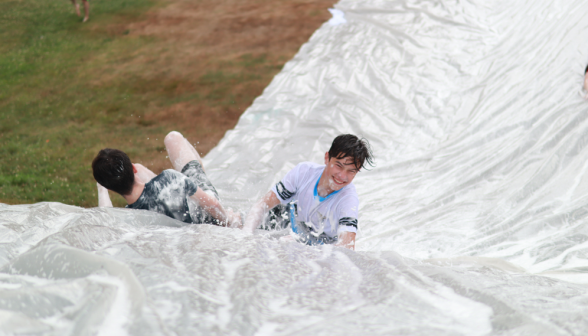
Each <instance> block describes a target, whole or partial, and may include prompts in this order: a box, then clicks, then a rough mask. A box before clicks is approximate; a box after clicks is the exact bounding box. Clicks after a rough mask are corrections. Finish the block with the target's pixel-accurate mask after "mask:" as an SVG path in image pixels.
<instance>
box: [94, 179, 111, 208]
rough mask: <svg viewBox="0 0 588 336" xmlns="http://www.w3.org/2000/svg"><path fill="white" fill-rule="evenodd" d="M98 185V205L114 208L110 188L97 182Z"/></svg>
mask: <svg viewBox="0 0 588 336" xmlns="http://www.w3.org/2000/svg"><path fill="white" fill-rule="evenodd" d="M96 186H97V187H98V206H99V207H101V208H112V201H111V200H110V195H108V189H106V188H104V187H103V186H102V185H100V183H98V182H96Z"/></svg>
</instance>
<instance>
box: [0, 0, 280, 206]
mask: <svg viewBox="0 0 588 336" xmlns="http://www.w3.org/2000/svg"><path fill="white" fill-rule="evenodd" d="M166 1H167V0H117V1H104V0H93V1H91V5H90V6H91V8H90V21H89V22H87V23H84V24H82V23H81V18H78V17H77V16H76V15H75V13H74V8H73V6H72V4H71V2H69V1H68V0H54V1H47V0H26V1H20V0H19V1H12V0H11V1H7V0H0V159H1V160H0V202H4V203H11V204H16V203H36V202H42V201H53V202H62V203H67V204H74V205H79V206H85V207H91V206H96V205H97V196H96V185H95V182H94V179H93V177H92V173H91V167H90V165H91V161H92V159H93V158H94V156H95V155H96V153H97V152H98V151H99V150H100V149H101V148H104V147H111V148H119V149H121V150H124V151H125V152H126V153H127V154H129V156H130V157H131V160H133V162H141V163H143V164H145V165H147V166H149V162H151V164H154V162H155V166H157V167H159V168H162V167H164V165H167V164H169V162H168V161H167V159H166V153H165V151H164V149H163V147H162V145H163V141H162V138H163V136H164V135H165V134H166V133H167V132H169V131H170V130H178V131H181V132H184V133H185V134H186V133H190V135H191V136H192V137H193V138H197V139H203V138H204V139H207V140H208V143H209V145H207V146H211V145H212V144H213V142H212V140H210V139H217V140H215V141H218V139H220V136H222V134H224V132H225V131H226V129H227V127H232V126H231V125H234V122H236V120H237V118H238V116H239V115H240V113H241V112H242V111H243V110H244V109H245V108H246V107H247V106H249V104H251V102H252V101H253V99H254V98H255V97H257V96H258V95H259V94H260V93H261V92H262V90H263V88H264V87H265V86H266V85H267V83H269V81H270V80H271V78H272V77H273V75H274V74H276V73H277V72H278V71H279V70H280V68H281V67H282V65H283V64H284V62H285V61H286V59H287V58H285V57H287V56H284V55H283V54H276V55H273V54H272V55H266V54H259V55H253V54H242V53H241V52H240V51H239V50H238V49H236V50H233V51H231V52H229V53H225V54H222V55H212V54H206V52H208V49H207V47H206V45H204V46H202V50H203V51H204V54H205V56H203V57H200V58H198V59H191V58H189V57H190V56H189V55H188V56H186V55H181V53H180V55H179V56H178V57H177V58H174V57H176V54H178V53H177V52H176V51H177V49H176V47H177V46H176V45H174V44H173V40H170V41H171V42H170V41H168V39H166V38H159V39H158V38H155V37H146V36H145V35H141V34H133V33H132V32H130V30H129V28H128V27H129V23H132V22H137V21H141V20H144V19H145V17H146V16H145V15H146V13H147V11H148V10H149V9H152V8H155V7H160V6H163V5H166V4H167V2H166ZM198 47H199V48H200V46H198ZM182 57H184V58H182ZM186 57H188V58H186ZM186 60H188V62H186ZM170 111H171V112H170ZM182 118H184V119H182ZM186 118H187V119H186ZM190 118H192V119H190ZM194 118H201V119H194ZM182 120H190V124H187V123H186V122H185V121H182ZM231 122H232V123H233V124H231ZM215 137H216V138H215ZM155 170H156V171H155V172H156V173H158V171H157V169H155ZM112 199H113V203H114V204H115V206H122V205H124V204H125V203H124V200H123V199H122V198H121V197H119V196H114V197H112Z"/></svg>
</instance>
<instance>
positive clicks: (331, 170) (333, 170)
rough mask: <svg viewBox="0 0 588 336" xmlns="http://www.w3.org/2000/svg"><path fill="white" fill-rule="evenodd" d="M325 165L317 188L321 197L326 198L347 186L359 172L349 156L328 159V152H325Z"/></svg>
mask: <svg viewBox="0 0 588 336" xmlns="http://www.w3.org/2000/svg"><path fill="white" fill-rule="evenodd" d="M325 165H326V167H325V170H324V171H323V174H322V175H321V179H320V182H319V185H318V188H317V191H318V194H319V196H321V197H326V196H327V195H329V194H330V193H332V192H333V191H337V190H340V189H342V188H343V187H345V186H347V185H348V184H349V183H351V182H352V181H353V179H354V178H355V175H357V173H358V172H359V169H357V167H356V166H355V162H354V161H353V158H352V157H350V156H347V157H344V158H335V157H329V152H327V153H325Z"/></svg>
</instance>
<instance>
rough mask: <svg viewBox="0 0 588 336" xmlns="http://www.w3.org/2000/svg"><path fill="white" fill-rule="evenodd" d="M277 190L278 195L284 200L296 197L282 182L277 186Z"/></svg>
mask: <svg viewBox="0 0 588 336" xmlns="http://www.w3.org/2000/svg"><path fill="white" fill-rule="evenodd" d="M276 190H277V191H278V195H279V196H280V197H281V198H282V199H283V200H287V199H289V198H290V197H292V196H294V193H293V192H291V191H289V190H288V189H286V187H285V186H284V184H283V183H282V182H281V181H280V182H278V183H277V184H276Z"/></svg>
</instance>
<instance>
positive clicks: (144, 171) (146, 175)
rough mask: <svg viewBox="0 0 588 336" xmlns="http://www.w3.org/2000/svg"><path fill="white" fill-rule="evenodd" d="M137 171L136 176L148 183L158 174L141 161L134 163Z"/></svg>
mask: <svg viewBox="0 0 588 336" xmlns="http://www.w3.org/2000/svg"><path fill="white" fill-rule="evenodd" d="M133 166H135V169H137V172H136V173H135V178H138V179H139V180H141V182H142V183H147V182H149V181H151V180H152V179H153V178H154V177H155V176H157V175H156V174H155V173H154V172H152V171H151V170H150V169H149V168H147V167H145V166H143V165H142V164H140V163H133Z"/></svg>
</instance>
